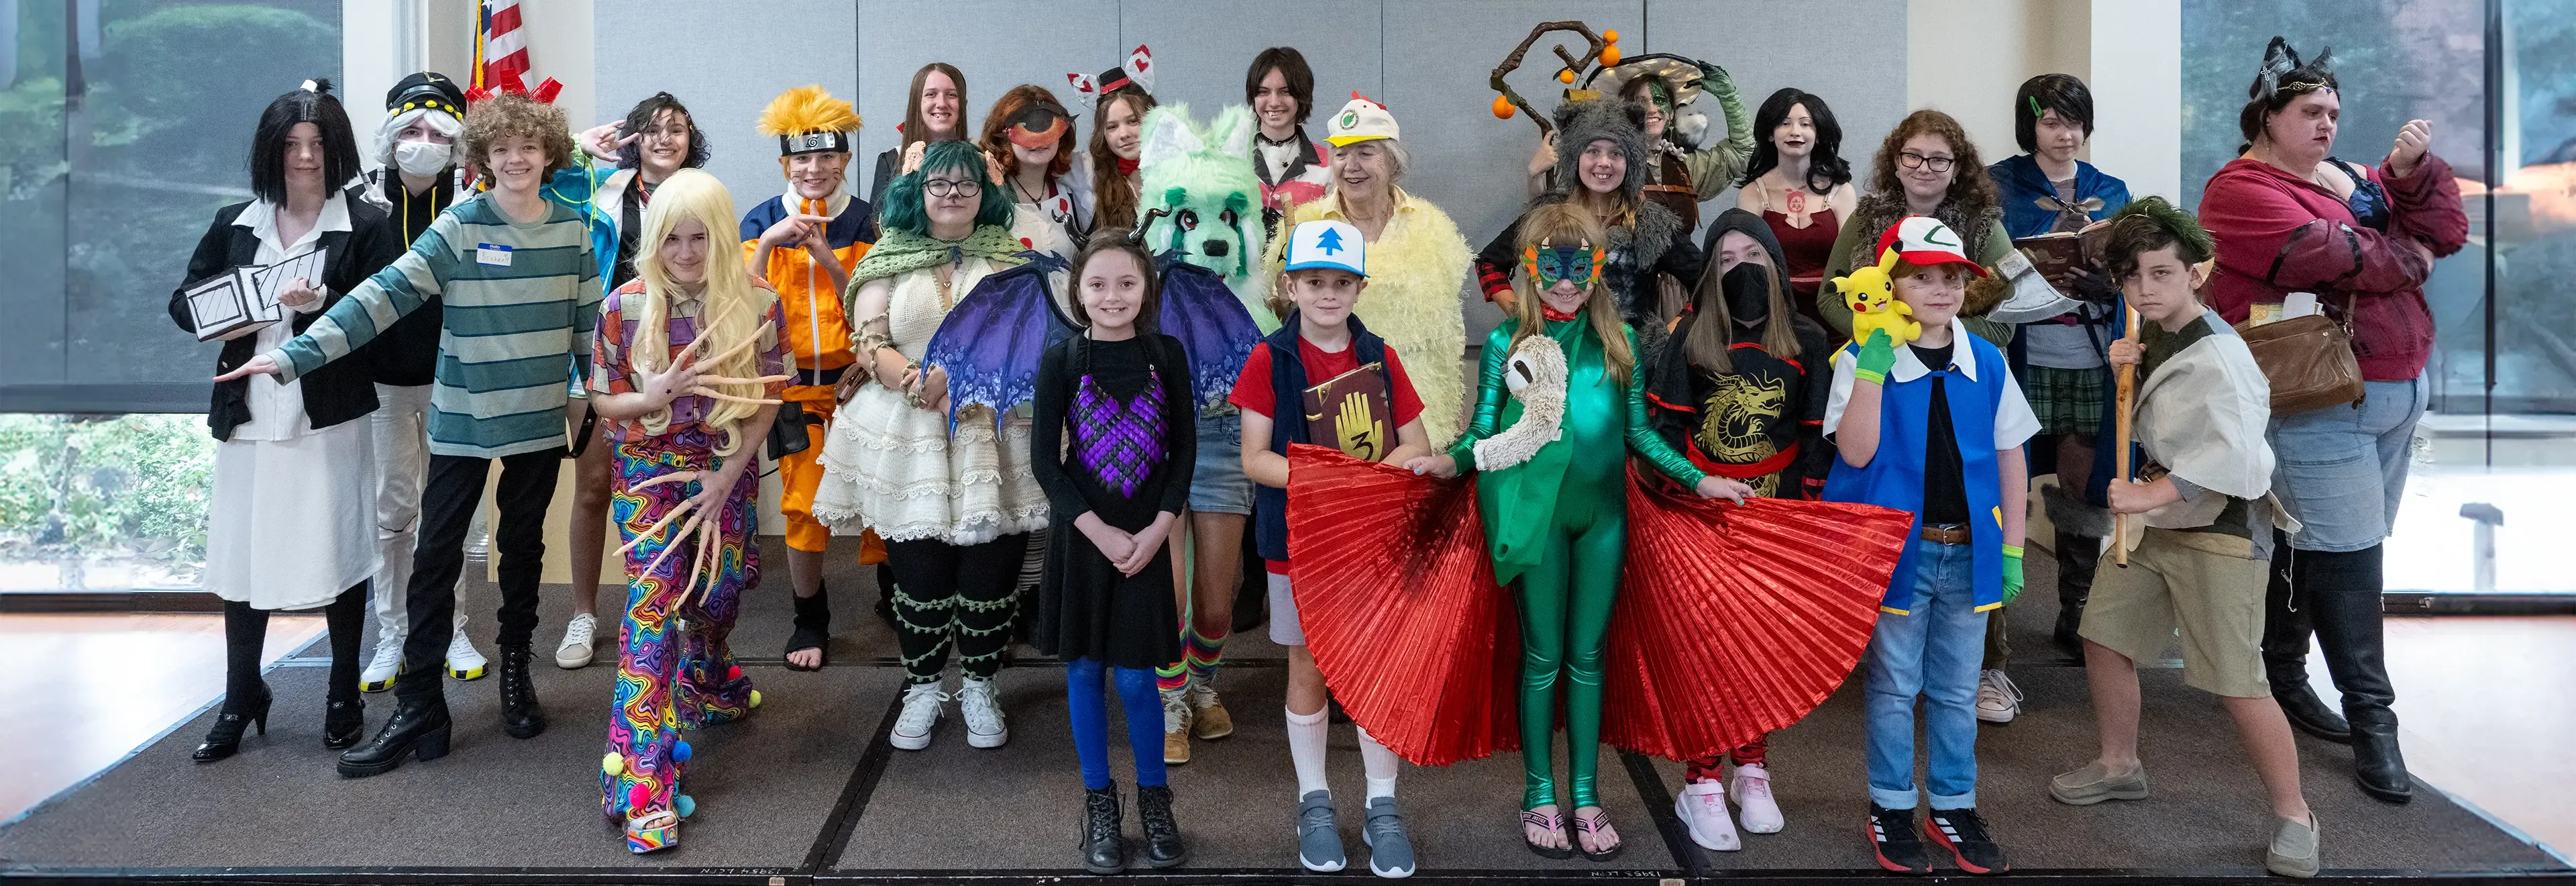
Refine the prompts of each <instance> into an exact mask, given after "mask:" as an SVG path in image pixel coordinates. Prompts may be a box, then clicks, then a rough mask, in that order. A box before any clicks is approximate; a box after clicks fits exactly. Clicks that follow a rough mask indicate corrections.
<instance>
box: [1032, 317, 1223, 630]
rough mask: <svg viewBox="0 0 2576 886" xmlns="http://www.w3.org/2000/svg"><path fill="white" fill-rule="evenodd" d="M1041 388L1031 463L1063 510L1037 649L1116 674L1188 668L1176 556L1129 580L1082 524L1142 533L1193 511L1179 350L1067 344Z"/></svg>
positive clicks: (1187, 398)
mask: <svg viewBox="0 0 2576 886" xmlns="http://www.w3.org/2000/svg"><path fill="white" fill-rule="evenodd" d="M1037 386H1038V389H1037V428H1036V433H1035V436H1034V437H1033V438H1032V439H1031V440H1030V446H1029V452H1030V453H1031V454H1032V456H1033V458H1032V459H1031V460H1030V462H1031V463H1032V468H1033V470H1034V472H1035V473H1036V475H1037V481H1038V485H1039V486H1040V487H1043V488H1045V490H1046V494H1047V501H1048V503H1049V504H1050V505H1052V506H1053V507H1054V509H1055V530H1054V532H1051V533H1049V534H1048V537H1049V538H1048V546H1047V560H1046V574H1045V577H1044V578H1043V579H1042V580H1041V581H1040V582H1039V585H1038V624H1037V630H1036V632H1035V635H1036V637H1035V639H1036V641H1037V647H1038V649H1039V650H1040V651H1043V652H1045V653H1047V654H1049V655H1053V656H1056V657H1058V658H1061V659H1065V660H1067V661H1071V660H1073V659H1078V658H1089V659H1094V660H1097V661H1099V662H1100V663H1102V664H1105V665H1109V666H1111V667H1117V668H1158V667H1162V666H1165V665H1169V664H1171V663H1173V662H1176V661H1179V660H1180V658H1181V639H1180V631H1179V625H1180V611H1179V607H1178V606H1177V605H1176V604H1175V603H1174V601H1173V599H1172V556H1171V552H1170V549H1169V548H1168V547H1164V548H1158V549H1157V550H1156V551H1155V553H1154V560H1153V562H1151V563H1148V564H1146V565H1145V568H1144V569H1143V570H1141V571H1139V572H1137V573H1136V574H1135V575H1133V576H1126V575H1120V574H1119V572H1118V569H1117V567H1115V566H1112V565H1110V563H1109V558H1108V557H1106V556H1104V555H1102V554H1101V553H1100V549H1099V548H1097V547H1094V546H1093V545H1092V544H1091V537H1089V536H1085V535H1083V534H1082V532H1081V531H1080V530H1076V529H1074V528H1073V522H1074V520H1075V519H1076V518H1079V517H1081V516H1082V515H1083V514H1084V513H1085V512H1089V513H1092V514H1096V515H1098V516H1099V518H1100V520H1101V522H1103V523H1106V524H1108V525H1110V526H1112V527H1115V528H1118V529H1120V530H1124V531H1127V532H1131V533H1132V532H1137V531H1139V530H1143V529H1144V528H1146V527H1148V526H1151V525H1153V523H1154V518H1155V515H1157V514H1160V513H1162V512H1166V511H1168V512H1171V513H1173V514H1179V513H1181V510H1182V509H1183V508H1185V507H1187V505H1188V504H1189V494H1190V469H1191V466H1193V465H1194V464H1196V462H1197V459H1198V436H1197V430H1196V426H1197V424H1196V417H1195V415H1194V413H1193V404H1192V399H1191V395H1190V382H1189V363H1188V361H1187V360H1186V359H1184V358H1183V355H1182V351H1181V342H1180V340H1179V339H1176V338H1173V337H1171V336H1169V335H1153V336H1150V337H1148V336H1138V337H1136V338H1130V339H1127V340H1124V341H1093V340H1090V339H1088V338H1082V337H1075V338H1069V339H1066V340H1064V341H1060V342H1057V343H1056V344H1055V345H1054V346H1051V347H1049V348H1047V352H1046V356H1045V358H1044V359H1043V360H1041V361H1040V362H1039V364H1038V378H1037Z"/></svg>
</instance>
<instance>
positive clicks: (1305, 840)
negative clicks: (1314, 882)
mask: <svg viewBox="0 0 2576 886" xmlns="http://www.w3.org/2000/svg"><path fill="white" fill-rule="evenodd" d="M1297 863H1298V864H1301V865H1304V866H1306V869H1307V870H1310V871H1314V872H1316V873H1319V874H1329V873H1332V872H1334V871H1338V870H1341V869H1342V866H1344V865H1347V864H1350V859H1348V858H1345V857H1344V856H1343V855H1342V832H1341V829H1340V828H1337V827H1335V826H1334V824H1333V792H1331V791H1308V792H1306V796H1305V797H1304V798H1303V799H1300V800H1298V801H1297Z"/></svg>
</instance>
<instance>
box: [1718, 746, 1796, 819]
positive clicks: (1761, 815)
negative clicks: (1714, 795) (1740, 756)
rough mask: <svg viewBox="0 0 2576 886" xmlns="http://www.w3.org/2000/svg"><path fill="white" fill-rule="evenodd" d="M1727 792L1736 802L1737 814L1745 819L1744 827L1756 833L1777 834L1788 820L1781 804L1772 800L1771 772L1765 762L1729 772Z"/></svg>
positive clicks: (1740, 767)
mask: <svg viewBox="0 0 2576 886" xmlns="http://www.w3.org/2000/svg"><path fill="white" fill-rule="evenodd" d="M1726 793H1727V796H1728V797H1729V798H1730V799H1733V800H1734V801H1735V807H1736V814H1737V815H1739V816H1741V817H1742V818H1743V819H1744V829H1745V830H1747V831H1751V832H1753V833H1756V834H1777V833H1780V829H1781V828H1782V827H1785V826H1787V824H1788V821H1787V820H1786V819H1783V818H1781V817H1780V803H1779V802H1778V801H1776V800H1773V799H1771V773H1770V772H1768V771H1765V770H1764V769H1763V768H1762V765H1761V764H1758V763H1757V764H1754V765H1751V766H1738V767H1736V768H1735V771H1734V772H1730V773H1727V775H1726Z"/></svg>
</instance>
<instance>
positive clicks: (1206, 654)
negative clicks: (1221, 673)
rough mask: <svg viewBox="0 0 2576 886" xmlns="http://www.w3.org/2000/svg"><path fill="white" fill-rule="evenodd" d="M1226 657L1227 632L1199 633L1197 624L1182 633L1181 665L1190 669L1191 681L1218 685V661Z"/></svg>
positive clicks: (1201, 684)
mask: <svg viewBox="0 0 2576 886" xmlns="http://www.w3.org/2000/svg"><path fill="white" fill-rule="evenodd" d="M1224 659H1225V633H1224V632H1222V631H1220V632H1218V633H1217V635H1216V636H1215V637H1209V636H1206V635H1203V634H1200V633H1199V629H1198V627H1197V626H1191V628H1190V629H1189V630H1188V631H1186V632H1184V633H1183V634H1182V635H1181V667H1182V668H1183V669H1185V670H1186V671H1188V674H1187V675H1186V676H1187V678H1188V680H1189V682H1191V683H1195V684H1198V685H1200V686H1207V687H1214V686H1215V685H1216V666H1217V663H1219V662H1221V661H1224Z"/></svg>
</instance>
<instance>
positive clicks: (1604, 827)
mask: <svg viewBox="0 0 2576 886" xmlns="http://www.w3.org/2000/svg"><path fill="white" fill-rule="evenodd" d="M1596 809H1597V807H1596ZM1574 830H1575V831H1576V832H1578V833H1580V834H1584V835H1588V836H1599V835H1600V833H1601V832H1602V831H1608V830H1610V813H1609V812H1607V811H1601V812H1600V814H1598V815H1595V816H1593V817H1591V818H1584V817H1583V813H1582V811H1581V810H1576V811H1575V814H1574ZM1613 833H1614V834H1615V833H1616V832H1615V831H1614V832H1613ZM1574 845H1575V846H1577V847H1581V846H1582V845H1583V841H1582V840H1580V839H1577V840H1575V841H1574ZM1626 848H1628V841H1626V840H1621V841H1619V842H1617V843H1613V844H1610V848H1609V849H1606V850H1602V851H1600V852H1594V851H1592V850H1589V849H1584V850H1582V852H1583V857H1584V858H1588V859H1591V860H1593V861H1609V860H1611V859H1614V858H1618V857H1619V852H1620V850H1623V849H1626Z"/></svg>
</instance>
